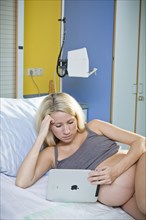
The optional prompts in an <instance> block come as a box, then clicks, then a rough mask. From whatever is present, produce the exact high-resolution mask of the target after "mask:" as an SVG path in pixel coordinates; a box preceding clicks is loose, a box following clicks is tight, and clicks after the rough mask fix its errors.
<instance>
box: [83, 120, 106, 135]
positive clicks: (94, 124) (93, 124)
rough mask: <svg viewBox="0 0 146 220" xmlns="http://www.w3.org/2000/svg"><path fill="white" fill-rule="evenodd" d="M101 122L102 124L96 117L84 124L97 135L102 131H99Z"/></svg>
mask: <svg viewBox="0 0 146 220" xmlns="http://www.w3.org/2000/svg"><path fill="white" fill-rule="evenodd" d="M101 124H102V121H101V120H98V119H93V120H91V121H89V122H88V123H87V124H86V126H87V127H88V128H90V129H91V130H92V131H94V132H96V133H97V134H99V135H102V132H101V129H100V128H101Z"/></svg>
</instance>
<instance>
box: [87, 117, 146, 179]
mask: <svg viewBox="0 0 146 220" xmlns="http://www.w3.org/2000/svg"><path fill="white" fill-rule="evenodd" d="M88 126H89V127H90V128H91V129H92V130H94V131H95V132H97V133H98V134H101V135H105V136H107V137H109V138H110V139H112V140H114V141H116V142H120V143H123V144H127V145H129V146H130V148H129V150H128V153H127V154H126V155H125V156H124V157H123V159H122V160H121V161H120V162H118V163H117V164H116V165H115V166H114V167H112V169H111V170H110V168H109V171H108V172H111V174H110V175H111V182H112V181H114V180H115V178H117V177H118V176H120V175H121V174H122V173H123V172H125V171H126V170H127V169H128V168H130V167H131V166H132V165H133V164H134V163H135V162H136V161H137V160H138V159H139V158H140V156H141V155H142V154H143V153H144V152H145V151H146V138H145V137H143V136H141V135H138V134H136V133H133V132H130V131H127V130H124V129H121V128H118V127H116V126H114V125H112V124H110V123H107V122H104V121H100V120H93V121H91V122H90V123H89V124H88ZM103 170H104V172H106V169H105V168H103ZM101 173H102V171H101ZM102 174H103V173H102Z"/></svg>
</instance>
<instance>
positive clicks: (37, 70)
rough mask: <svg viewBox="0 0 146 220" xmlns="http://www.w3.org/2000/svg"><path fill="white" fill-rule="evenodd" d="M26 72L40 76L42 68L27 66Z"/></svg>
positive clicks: (29, 74)
mask: <svg viewBox="0 0 146 220" xmlns="http://www.w3.org/2000/svg"><path fill="white" fill-rule="evenodd" d="M27 74H28V76H42V75H43V68H28V70H27Z"/></svg>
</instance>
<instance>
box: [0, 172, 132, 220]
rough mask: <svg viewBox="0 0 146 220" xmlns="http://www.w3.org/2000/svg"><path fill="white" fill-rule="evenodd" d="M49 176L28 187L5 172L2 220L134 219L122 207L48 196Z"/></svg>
mask: <svg viewBox="0 0 146 220" xmlns="http://www.w3.org/2000/svg"><path fill="white" fill-rule="evenodd" d="M47 178H48V177H47V176H44V177H42V178H41V179H40V180H39V181H38V182H37V183H35V184H34V185H33V186H31V187H29V188H27V189H21V188H19V187H16V186H15V184H14V183H15V178H14V177H8V176H6V175H4V174H1V180H0V182H1V220H10V219H11V220H17V219H18V220H32V219H34V220H37V219H39V220H45V219H48V220H49V219H50V220H52V219H60V220H71V219H72V220H73V219H78V220H79V219H88V220H89V219H90V220H92V219H98V220H102V219H103V220H106V219H107V220H118V219H119V220H121V219H122V220H123V219H125V220H133V218H132V217H131V216H129V215H128V214H127V213H125V212H124V211H123V210H122V209H121V208H111V207H108V206H105V205H102V204H100V203H94V204H89V203H88V204H85V203H60V202H50V201H47V200H46V199H45V194H46V187H47Z"/></svg>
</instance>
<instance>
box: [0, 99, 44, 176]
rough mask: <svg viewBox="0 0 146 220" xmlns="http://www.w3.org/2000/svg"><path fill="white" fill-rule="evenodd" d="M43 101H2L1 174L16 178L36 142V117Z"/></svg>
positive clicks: (0, 129)
mask: <svg viewBox="0 0 146 220" xmlns="http://www.w3.org/2000/svg"><path fill="white" fill-rule="evenodd" d="M43 99H44V96H42V97H37V98H28V99H11V98H1V99H0V151H1V152H0V155H1V163H0V172H2V173H4V174H6V175H10V176H16V174H17V171H18V168H19V166H20V164H21V163H22V161H23V159H24V157H25V156H26V154H27V153H28V151H29V150H30V148H31V147H32V145H33V143H34V141H35V138H36V130H35V120H34V117H35V113H36V111H37V109H38V107H39V105H40V103H41V102H42V100H43Z"/></svg>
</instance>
